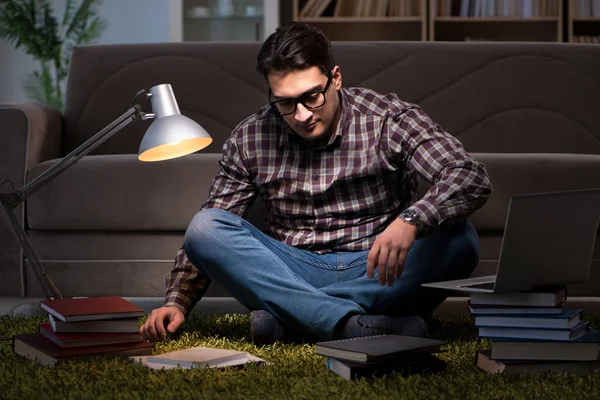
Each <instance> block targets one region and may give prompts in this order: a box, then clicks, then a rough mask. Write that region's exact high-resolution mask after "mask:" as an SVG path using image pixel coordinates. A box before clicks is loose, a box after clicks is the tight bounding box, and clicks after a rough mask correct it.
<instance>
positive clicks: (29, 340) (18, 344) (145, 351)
mask: <svg viewBox="0 0 600 400" xmlns="http://www.w3.org/2000/svg"><path fill="white" fill-rule="evenodd" d="M13 352H14V353H15V354H18V355H20V356H23V357H26V358H28V359H30V360H36V361H37V362H38V363H40V364H42V365H54V364H56V363H57V362H60V361H65V360H88V359H90V358H91V357H130V356H147V355H150V354H152V343H149V342H146V341H145V340H141V341H139V342H135V343H121V344H108V345H102V346H85V347H73V348H65V347H60V346H57V345H55V344H54V343H52V342H51V341H50V340H48V339H46V338H45V337H44V336H42V335H41V334H39V333H27V334H24V335H16V336H15V337H14V338H13Z"/></svg>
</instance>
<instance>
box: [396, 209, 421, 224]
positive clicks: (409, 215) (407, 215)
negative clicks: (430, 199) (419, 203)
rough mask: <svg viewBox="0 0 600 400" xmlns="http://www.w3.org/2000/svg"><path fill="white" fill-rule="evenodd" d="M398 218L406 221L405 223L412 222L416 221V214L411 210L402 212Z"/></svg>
mask: <svg viewBox="0 0 600 400" xmlns="http://www.w3.org/2000/svg"><path fill="white" fill-rule="evenodd" d="M400 216H401V217H402V219H404V220H406V222H413V221H415V220H416V219H417V213H416V212H415V211H413V210H404V211H402V213H401V214H400Z"/></svg>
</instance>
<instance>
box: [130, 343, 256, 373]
mask: <svg viewBox="0 0 600 400" xmlns="http://www.w3.org/2000/svg"><path fill="white" fill-rule="evenodd" d="M130 358H131V359H133V360H134V361H136V362H139V363H140V364H143V365H145V366H146V367H148V368H152V369H163V368H164V369H171V368H177V367H181V368H185V369H189V368H224V367H233V366H239V365H243V364H247V363H251V362H254V363H265V360H263V359H262V358H259V357H255V356H253V355H252V354H250V353H247V352H245V351H237V350H226V349H216V348H212V347H191V348H189V349H184V350H178V351H171V352H168V353H163V354H157V355H151V356H133V357H130Z"/></svg>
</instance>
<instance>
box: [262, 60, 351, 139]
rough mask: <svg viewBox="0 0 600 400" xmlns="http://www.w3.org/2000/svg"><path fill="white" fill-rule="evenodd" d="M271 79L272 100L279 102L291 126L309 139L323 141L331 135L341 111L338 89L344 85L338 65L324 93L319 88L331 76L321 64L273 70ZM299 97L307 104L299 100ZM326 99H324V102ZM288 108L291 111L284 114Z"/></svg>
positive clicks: (280, 109) (323, 86)
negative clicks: (323, 69) (300, 68)
mask: <svg viewBox="0 0 600 400" xmlns="http://www.w3.org/2000/svg"><path fill="white" fill-rule="evenodd" d="M268 81H269V86H270V87H271V101H272V102H276V103H275V104H277V105H278V109H279V111H280V113H281V114H282V116H283V118H284V119H285V121H286V122H287V124H288V125H289V126H290V128H292V129H293V130H294V131H295V132H296V133H297V134H298V135H300V136H302V137H303V138H304V139H307V140H314V141H319V142H322V141H326V140H328V139H329V137H330V136H331V135H332V134H333V132H334V131H335V128H336V126H337V123H338V120H339V117H340V112H341V107H340V100H339V97H338V90H339V89H340V88H341V86H342V76H341V73H340V68H339V67H338V66H336V67H335V68H334V69H333V70H332V72H331V81H330V83H329V86H328V87H327V91H326V92H325V93H323V94H320V93H319V92H322V91H323V90H324V89H325V86H327V81H328V77H327V76H326V75H323V72H322V71H321V70H320V69H319V68H318V67H310V68H308V69H304V70H295V71H290V72H285V73H282V72H272V73H271V74H269V77H268ZM297 99H299V100H300V101H302V102H303V103H305V104H302V103H301V102H296V100H297ZM323 100H324V101H325V103H324V104H322V105H321V103H322V101H323ZM296 103H297V104H296ZM294 105H295V108H296V109H295V110H294ZM287 112H291V113H290V114H288V115H283V114H285V113H287Z"/></svg>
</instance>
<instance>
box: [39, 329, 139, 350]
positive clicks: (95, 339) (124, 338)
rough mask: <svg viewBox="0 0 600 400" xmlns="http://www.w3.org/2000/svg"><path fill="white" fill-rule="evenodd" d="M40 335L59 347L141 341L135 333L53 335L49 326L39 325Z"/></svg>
mask: <svg viewBox="0 0 600 400" xmlns="http://www.w3.org/2000/svg"><path fill="white" fill-rule="evenodd" d="M40 333H41V334H42V335H44V337H46V338H48V339H50V340H51V341H53V342H54V343H56V344H57V345H58V346H60V347H81V346H98V345H107V344H117V343H133V342H139V341H140V340H142V335H140V334H137V333H134V334H131V333H55V332H53V331H52V327H51V326H50V324H41V325H40Z"/></svg>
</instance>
